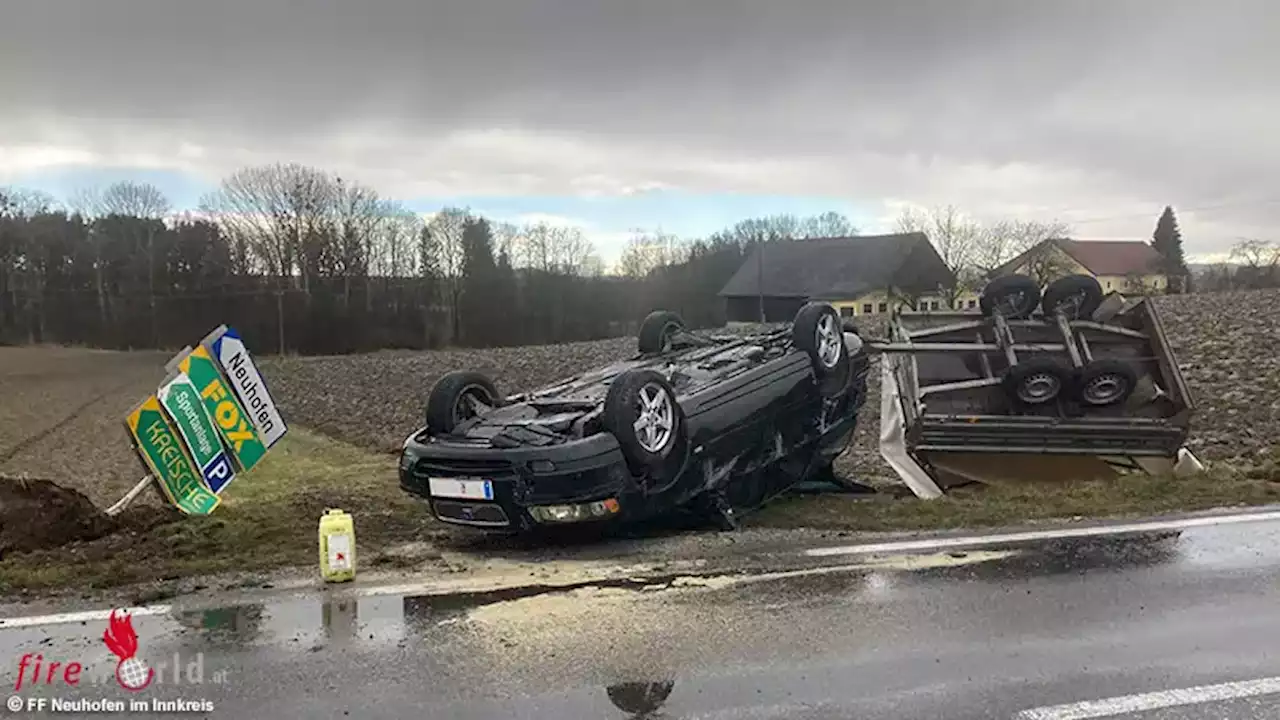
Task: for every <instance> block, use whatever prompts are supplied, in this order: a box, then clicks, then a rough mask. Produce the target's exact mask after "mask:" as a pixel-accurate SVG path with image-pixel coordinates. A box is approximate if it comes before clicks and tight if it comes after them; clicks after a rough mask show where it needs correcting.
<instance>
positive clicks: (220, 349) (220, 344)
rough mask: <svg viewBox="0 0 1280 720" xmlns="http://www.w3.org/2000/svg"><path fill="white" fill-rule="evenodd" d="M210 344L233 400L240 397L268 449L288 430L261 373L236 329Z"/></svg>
mask: <svg viewBox="0 0 1280 720" xmlns="http://www.w3.org/2000/svg"><path fill="white" fill-rule="evenodd" d="M213 345H214V348H213V349H214V357H216V358H218V364H219V365H221V366H222V371H223V372H224V373H226V375H227V379H228V380H230V381H231V387H232V388H233V389H234V390H235V393H236V397H238V398H240V403H241V404H242V405H244V409H245V411H246V412H247V413H248V415H249V420H250V421H251V422H253V426H254V427H255V428H257V430H258V434H259V435H260V436H261V437H262V442H263V444H264V445H266V446H267V447H271V446H272V445H275V444H276V441H277V440H279V439H280V438H282V437H284V434H285V432H286V431H287V430H288V427H286V426H285V423H284V418H283V417H281V416H280V411H279V410H278V409H276V403H275V401H274V400H272V399H271V394H270V393H268V392H267V382H266V381H265V380H263V379H262V373H260V372H258V367H257V366H256V365H254V364H253V358H251V357H249V351H248V350H247V349H245V346H244V341H243V340H241V339H240V336H239V335H237V334H236V331H235V330H232V329H228V330H227V331H226V332H225V333H223V335H222V337H219V338H218V339H217V340H214V341H213Z"/></svg>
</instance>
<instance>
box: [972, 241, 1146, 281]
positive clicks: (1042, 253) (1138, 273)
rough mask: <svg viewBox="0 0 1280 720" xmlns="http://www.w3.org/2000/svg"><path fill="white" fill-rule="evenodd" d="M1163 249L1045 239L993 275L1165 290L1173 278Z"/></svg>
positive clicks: (1126, 243) (1130, 243) (1125, 243)
mask: <svg viewBox="0 0 1280 720" xmlns="http://www.w3.org/2000/svg"><path fill="white" fill-rule="evenodd" d="M1161 260H1162V259H1161V257H1160V253H1158V252H1156V250H1155V248H1153V247H1151V246H1150V245H1149V244H1147V243H1145V242H1142V241H1140V240H1069V239H1066V238H1056V239H1050V240H1045V241H1043V242H1041V243H1039V244H1037V245H1035V246H1033V247H1032V248H1031V249H1029V250H1027V251H1026V252H1024V253H1022V254H1021V255H1019V256H1017V257H1015V258H1014V259H1012V260H1010V261H1009V262H1007V263H1005V264H1004V265H1001V266H1000V267H999V268H996V270H995V272H993V273H992V275H993V276H999V275H1030V276H1031V277H1034V278H1036V279H1037V280H1039V281H1040V282H1041V283H1042V284H1046V285H1047V284H1048V283H1050V282H1052V281H1054V280H1056V279H1057V278H1060V277H1062V276H1064V275H1075V274H1085V275H1092V276H1094V277H1095V278H1097V280H1098V283H1099V284H1100V285H1102V291H1103V292H1104V293H1105V292H1122V293H1130V294H1150V293H1160V292H1164V291H1165V290H1166V289H1168V287H1169V278H1168V277H1167V276H1166V275H1165V274H1164V273H1163V272H1162V269H1161Z"/></svg>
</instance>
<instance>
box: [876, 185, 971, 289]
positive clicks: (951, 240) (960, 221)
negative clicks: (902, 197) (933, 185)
mask: <svg viewBox="0 0 1280 720" xmlns="http://www.w3.org/2000/svg"><path fill="white" fill-rule="evenodd" d="M896 226H897V230H898V232H903V233H907V232H922V233H924V234H925V235H927V236H928V238H929V240H930V241H931V242H932V243H933V246H934V248H936V249H937V251H938V255H939V256H940V257H941V258H942V262H943V263H945V264H946V266H947V268H948V269H949V270H951V272H952V274H953V275H955V278H956V282H955V283H954V284H953V286H952V287H949V288H939V292H940V293H941V294H942V295H943V296H944V299H945V300H946V303H947V305H948V306H949V307H954V306H955V300H956V298H957V297H958V296H959V295H960V294H961V293H963V292H964V291H965V290H966V289H970V288H969V286H970V285H972V279H973V278H972V276H973V273H972V272H971V268H972V266H973V259H974V253H975V252H976V249H977V247H978V244H979V240H980V238H981V237H982V227H981V226H980V225H978V223H976V222H974V221H973V220H971V219H970V218H968V217H967V216H965V215H964V214H963V213H961V212H960V211H959V210H958V209H957V208H956V207H955V206H954V205H946V206H943V207H935V208H932V209H929V210H917V209H913V208H907V209H906V210H904V211H903V212H902V214H901V215H899V216H898V220H897V223H896Z"/></svg>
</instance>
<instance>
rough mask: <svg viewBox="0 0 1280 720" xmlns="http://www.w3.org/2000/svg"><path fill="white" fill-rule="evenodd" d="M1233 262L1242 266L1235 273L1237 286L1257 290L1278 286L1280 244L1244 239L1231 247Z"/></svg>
mask: <svg viewBox="0 0 1280 720" xmlns="http://www.w3.org/2000/svg"><path fill="white" fill-rule="evenodd" d="M1231 260H1232V261H1234V262H1236V263H1238V264H1239V265H1240V267H1239V268H1237V269H1236V272H1235V284H1237V285H1240V286H1243V287H1247V288H1255V289H1257V288H1268V287H1275V286H1276V284H1277V280H1278V278H1277V271H1278V270H1280V244H1277V243H1274V242H1271V241H1269V240H1260V239H1257V238H1243V239H1241V240H1240V241H1239V242H1237V243H1236V244H1235V245H1233V246H1232V247H1231Z"/></svg>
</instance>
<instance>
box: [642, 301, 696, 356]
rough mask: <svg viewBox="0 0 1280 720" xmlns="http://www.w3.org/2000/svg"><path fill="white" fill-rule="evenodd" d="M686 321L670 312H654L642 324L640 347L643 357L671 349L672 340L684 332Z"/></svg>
mask: <svg viewBox="0 0 1280 720" xmlns="http://www.w3.org/2000/svg"><path fill="white" fill-rule="evenodd" d="M684 330H685V324H684V319H683V318H681V317H680V316H679V315H677V314H676V313H673V312H671V311H670V310H654V311H653V312H651V313H649V314H648V315H647V316H645V319H644V322H642V323H640V337H639V340H638V343H637V344H638V345H639V348H640V353H641V354H642V355H656V354H659V353H664V352H667V351H668V350H670V349H671V342H672V339H673V338H674V337H675V336H676V334H677V333H681V332H684Z"/></svg>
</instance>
